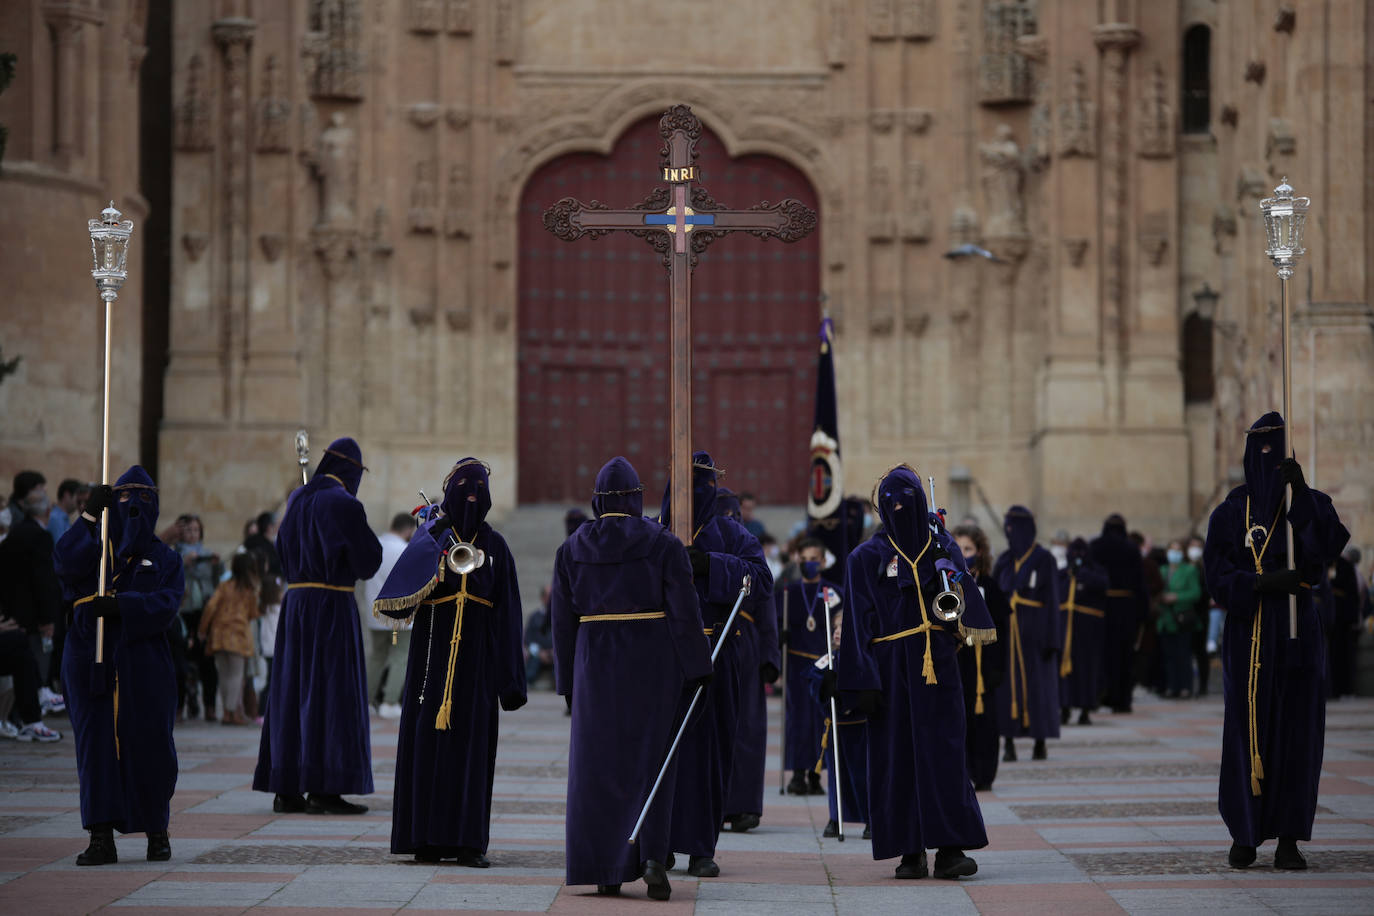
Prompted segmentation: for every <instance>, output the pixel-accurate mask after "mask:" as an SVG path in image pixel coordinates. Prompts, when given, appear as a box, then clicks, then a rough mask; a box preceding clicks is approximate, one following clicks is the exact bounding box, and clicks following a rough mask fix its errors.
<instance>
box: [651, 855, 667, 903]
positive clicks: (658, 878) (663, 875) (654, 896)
mask: <svg viewBox="0 0 1374 916" xmlns="http://www.w3.org/2000/svg"><path fill="white" fill-rule="evenodd" d="M644 883H645V884H647V885H648V886H649V899H650V900H667V899H668V898H669V897H671V896H672V895H673V886H672V885H671V884H669V883H668V870H667V869H666V868H664V867H663V865H662V864H661V863H659V862H655V861H654V860H653V859H647V860H646V861H645V862H644Z"/></svg>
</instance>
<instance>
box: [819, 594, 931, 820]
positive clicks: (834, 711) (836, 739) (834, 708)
mask: <svg viewBox="0 0 1374 916" xmlns="http://www.w3.org/2000/svg"><path fill="white" fill-rule="evenodd" d="M816 597H817V599H819V600H820V602H821V607H823V608H825V666H826V669H827V670H829V671H830V672H831V673H834V671H835V655H834V653H833V652H832V651H831V646H832V645H833V643H834V641H835V622H834V621H833V620H831V619H830V602H829V601H826V600H825V585H824V584H822V585H821V587H820V589H819V590H818V592H817V594H816ZM928 637H929V634H927V638H928ZM830 759H831V760H833V761H834V762H835V824H836V825H837V826H838V827H839V833H838V834H837V835H838V836H839V838H840V842H841V843H843V842H844V788H843V786H844V783H843V782H842V781H841V779H840V708H839V705H838V704H837V703H836V702H835V698H834V697H833V696H832V697H831V698H830Z"/></svg>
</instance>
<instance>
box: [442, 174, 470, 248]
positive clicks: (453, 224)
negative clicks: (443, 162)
mask: <svg viewBox="0 0 1374 916" xmlns="http://www.w3.org/2000/svg"><path fill="white" fill-rule="evenodd" d="M471 197H472V181H471V179H470V178H469V176H468V168H467V166H465V165H452V166H449V170H448V190H447V191H446V192H445V195H444V235H446V236H448V237H449V238H451V239H454V238H468V237H469V236H470V235H471V234H472V232H471V223H472V213H471V209H470V198H471Z"/></svg>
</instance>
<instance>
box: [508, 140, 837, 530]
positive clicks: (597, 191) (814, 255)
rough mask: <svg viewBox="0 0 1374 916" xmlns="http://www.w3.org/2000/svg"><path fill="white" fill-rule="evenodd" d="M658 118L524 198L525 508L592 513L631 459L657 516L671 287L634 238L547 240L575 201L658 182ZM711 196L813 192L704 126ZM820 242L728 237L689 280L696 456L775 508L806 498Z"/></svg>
mask: <svg viewBox="0 0 1374 916" xmlns="http://www.w3.org/2000/svg"><path fill="white" fill-rule="evenodd" d="M661 145H662V141H661V140H660V138H659V136H658V118H657V117H656V116H655V117H652V118H646V119H645V120H643V121H640V122H639V123H637V124H635V125H634V126H633V127H631V128H630V129H629V130H627V131H626V132H625V133H624V135H622V136H621V138H620V140H619V141H618V142H617V143H616V145H615V148H614V149H613V150H612V151H611V153H610V155H609V156H602V155H599V154H594V153H573V154H569V155H566V156H561V157H559V158H558V159H555V160H553V161H552V162H549V163H547V164H546V165H545V166H543V167H542V168H541V169H539V171H537V172H536V173H535V174H534V175H533V176H532V177H531V178H530V180H529V182H528V183H527V184H526V186H525V189H524V192H523V194H522V196H521V202H520V226H519V251H520V262H519V304H518V317H517V321H518V324H517V335H518V342H519V343H518V361H519V363H518V366H517V373H518V379H519V382H518V384H519V405H520V407H519V410H520V424H519V440H520V441H519V460H520V469H519V487H518V490H519V498H520V501H521V502H564V503H571V504H582V503H585V502H586V501H587V500H588V499H589V498H590V494H591V490H592V484H593V481H594V480H595V477H596V472H597V470H598V469H599V468H600V467H601V465H602V464H603V463H605V462H606V461H607V460H608V459H610V458H611V457H613V456H615V455H618V454H619V455H624V456H625V457H627V458H628V459H630V461H631V462H632V463H633V464H634V465H635V467H636V468H637V469H638V470H639V474H640V477H641V478H642V479H643V481H644V485H645V488H646V492H645V509H646V511H649V512H653V511H656V507H657V505H658V502H659V499H660V497H661V495H662V493H663V487H664V486H665V485H666V483H667V470H668V449H669V441H668V405H669V397H670V395H669V386H668V339H669V326H668V325H669V322H668V317H669V316H668V278H667V272H666V271H665V270H664V269H663V267H662V265H661V264H660V263H659V260H658V256H657V255H656V254H655V253H654V252H653V249H651V248H650V247H649V246H648V245H647V244H646V243H645V242H643V241H642V240H640V239H638V238H635V237H634V236H631V235H629V234H628V233H624V232H614V233H611V234H610V235H608V236H605V237H603V238H600V239H596V240H591V239H585V238H584V239H579V240H578V241H576V242H571V243H569V242H563V241H560V240H558V239H556V238H554V237H553V236H552V235H550V234H549V233H548V232H546V231H545V229H544V224H543V213H544V210H545V208H547V207H548V206H550V205H551V204H553V203H554V202H555V201H557V200H558V199H560V198H563V197H576V198H578V199H581V200H585V201H591V200H599V201H602V202H604V203H606V204H608V205H610V206H612V207H621V206H627V205H630V204H633V203H637V202H639V201H640V200H643V199H644V197H645V196H646V195H647V194H648V193H649V191H650V190H651V189H652V188H653V187H654V186H655V185H656V184H658V183H659V176H658V168H657V166H658V151H659V148H660V146H661ZM697 149H698V150H699V152H700V154H701V155H700V159H699V160H698V164H699V166H700V174H701V180H702V184H703V185H704V186H705V187H706V189H707V190H708V191H709V192H710V193H711V196H712V197H714V198H715V199H716V200H718V201H720V203H721V205H722V206H727V207H734V208H744V207H749V206H752V205H753V204H756V203H759V202H760V201H763V200H770V201H776V200H779V199H781V198H784V197H795V198H797V199H799V200H801V201H802V202H803V203H805V204H806V205H807V206H810V207H813V208H816V207H817V206H818V204H817V200H816V194H815V192H814V191H813V190H812V188H811V185H810V183H809V182H808V181H807V180H806V178H805V176H803V175H802V173H801V172H800V171H798V170H797V169H796V168H794V167H793V166H791V165H789V164H787V163H786V162H784V161H782V160H780V159H777V158H774V157H772V156H743V157H740V158H738V159H730V158H729V157H728V156H727V155H726V154H725V150H724V148H723V147H722V146H721V143H720V141H719V139H718V138H717V137H716V136H715V135H714V134H712V133H711V132H710V130H709V129H706V130H704V131H703V132H702V137H701V140H700V141H699V143H698V144H697ZM819 293H820V239H819V237H818V235H817V234H814V233H813V234H812V235H811V236H809V237H808V238H806V239H803V240H802V241H800V242H796V243H794V244H791V245H784V244H782V243H781V242H778V241H764V240H761V239H756V238H754V237H752V236H749V235H746V234H744V233H733V234H731V235H729V236H727V237H726V238H723V239H721V240H719V241H717V242H716V243H715V244H714V245H712V246H711V248H710V249H709V250H708V251H707V252H706V253H705V254H704V255H703V256H702V258H701V264H700V266H698V267H697V269H696V272H695V273H694V274H693V277H692V322H693V353H692V367H693V382H692V384H693V418H692V428H693V447H694V448H705V449H707V450H708V451H710V452H711V454H712V455H713V456H714V457H715V459H716V462H717V463H718V464H719V465H721V466H722V467H724V468H726V471H727V474H726V477H725V480H724V483H725V485H726V486H729V487H731V488H732V489H734V490H737V491H741V490H748V491H752V492H753V493H755V494H756V495H757V496H758V497H759V499H761V500H763V501H765V502H772V503H802V502H804V501H805V498H806V474H807V469H808V466H809V452H808V446H809V442H810V434H811V424H812V419H813V418H812V411H813V399H814V397H815V385H816V353H815V349H816V348H815V342H816V328H817V324H818V321H819V315H820V311H819V308H820V307H819V302H818V297H819Z"/></svg>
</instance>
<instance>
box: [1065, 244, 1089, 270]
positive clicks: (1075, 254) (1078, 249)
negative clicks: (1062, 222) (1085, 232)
mask: <svg viewBox="0 0 1374 916" xmlns="http://www.w3.org/2000/svg"><path fill="white" fill-rule="evenodd" d="M1064 253H1065V254H1066V255H1068V258H1069V266H1070V267H1082V266H1083V256H1084V255H1086V254H1087V253H1088V240H1087V239H1085V238H1081V237H1075V238H1066V239H1064Z"/></svg>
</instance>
